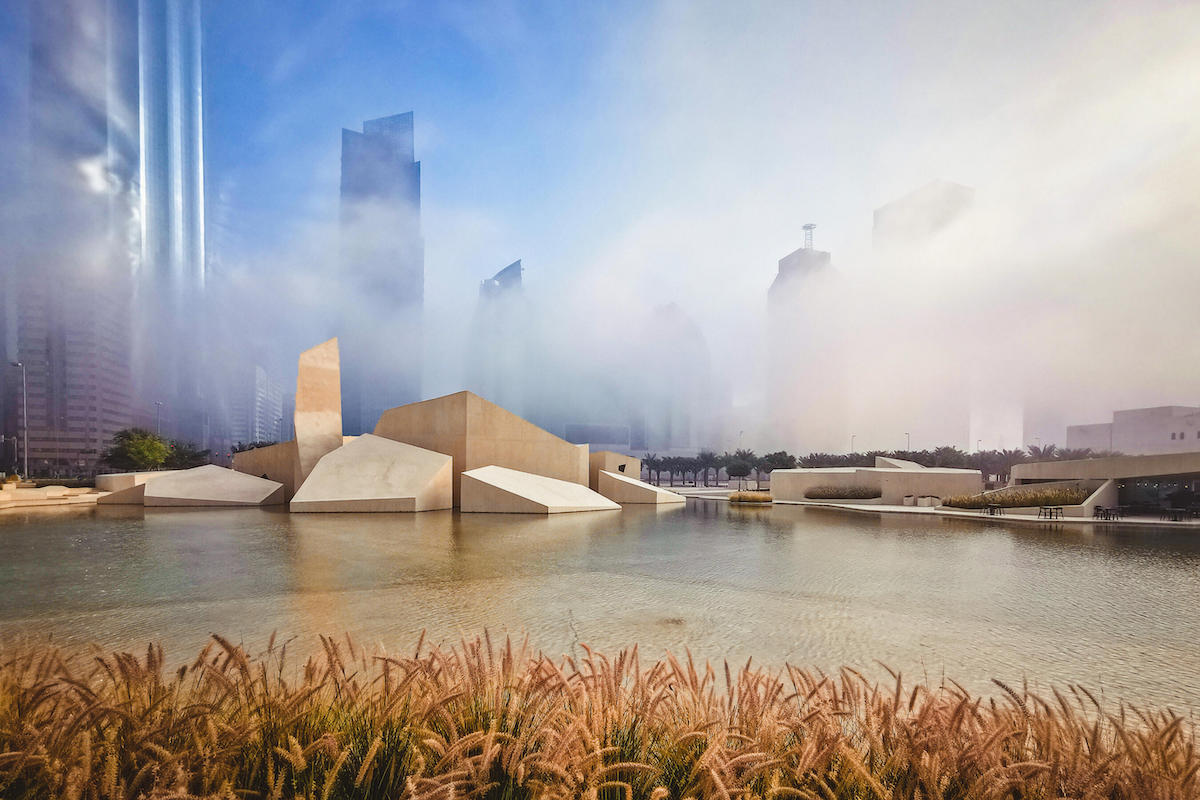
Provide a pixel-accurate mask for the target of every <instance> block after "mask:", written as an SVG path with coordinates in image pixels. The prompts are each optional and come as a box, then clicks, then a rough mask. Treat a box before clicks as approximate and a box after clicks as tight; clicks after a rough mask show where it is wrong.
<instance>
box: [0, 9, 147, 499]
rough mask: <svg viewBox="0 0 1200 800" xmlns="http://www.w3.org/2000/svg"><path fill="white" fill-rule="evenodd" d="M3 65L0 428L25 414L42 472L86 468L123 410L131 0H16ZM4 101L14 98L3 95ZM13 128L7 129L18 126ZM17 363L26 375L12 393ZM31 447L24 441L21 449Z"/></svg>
mask: <svg viewBox="0 0 1200 800" xmlns="http://www.w3.org/2000/svg"><path fill="white" fill-rule="evenodd" d="M10 10H11V11H13V12H14V15H13V17H14V20H15V21H16V22H17V25H18V26H19V30H20V39H19V41H18V42H17V45H18V46H17V47H15V48H13V51H14V53H15V55H14V54H13V53H10V54H9V55H8V56H7V57H6V58H7V59H9V61H8V62H6V69H10V68H11V69H12V70H13V72H12V74H14V75H20V76H22V77H23V78H24V79H25V80H24V81H23V82H22V84H21V90H20V91H19V93H18V94H19V95H20V96H19V97H12V98H5V99H6V105H7V109H8V111H10V112H11V116H9V117H8V119H6V124H7V125H8V126H9V127H8V132H9V133H10V135H13V137H14V141H11V142H7V143H6V148H7V147H11V148H12V149H10V150H7V152H6V160H7V159H12V160H14V161H15V162H17V163H18V166H16V167H14V168H13V169H14V172H13V173H6V176H5V187H4V188H5V192H6V193H9V192H11V193H12V194H11V199H12V200H13V202H8V203H6V204H5V205H6V206H7V207H8V209H9V212H10V214H11V215H6V218H5V225H6V228H7V230H6V231H5V232H4V242H5V244H4V247H3V250H4V251H5V252H4V256H3V264H2V265H0V266H2V268H3V271H4V272H5V276H4V279H3V280H4V284H5V285H4V300H3V305H4V314H3V316H4V328H5V339H6V342H5V350H6V353H5V363H4V372H5V377H6V378H7V380H6V381H5V383H6V389H7V392H6V396H7V402H6V404H5V405H6V412H5V414H4V425H5V430H4V433H5V435H6V439H7V438H8V437H13V438H19V437H21V436H23V434H24V432H25V418H26V416H27V417H28V431H29V441H28V443H27V444H28V450H29V466H30V470H31V471H32V472H35V473H38V474H57V475H63V474H79V473H86V472H90V471H92V470H93V469H94V468H95V465H96V462H97V461H98V459H99V457H100V455H101V454H102V453H103V450H104V448H105V447H106V446H107V444H108V442H109V440H110V439H111V436H112V434H113V433H114V432H116V431H117V430H119V429H121V428H123V427H126V426H128V424H129V421H130V407H131V396H130V388H131V387H130V384H131V375H130V363H129V352H130V318H129V310H130V305H129V295H130V285H131V284H130V281H131V276H132V271H133V268H134V267H135V266H136V259H137V255H138V249H139V244H138V243H139V237H140V226H139V225H138V214H137V206H138V198H139V176H138V170H139V152H140V143H139V135H138V125H137V108H138V41H137V39H138V20H137V6H136V4H132V5H131V4H126V3H113V2H106V1H105V0H71V2H63V3H41V2H32V1H31V2H28V3H24V4H22V3H15V4H13V6H12V8H11V9H10ZM8 101H11V102H8ZM13 132H15V133H13ZM9 360H15V361H19V362H20V363H21V364H22V365H24V368H25V375H26V378H27V380H28V407H27V408H26V407H24V404H23V402H22V401H21V399H20V398H21V393H20V384H19V381H20V370H19V369H14V368H10V367H8V365H7V362H8V361H9ZM25 447H26V443H25V442H21V450H22V455H23V451H24V449H25Z"/></svg>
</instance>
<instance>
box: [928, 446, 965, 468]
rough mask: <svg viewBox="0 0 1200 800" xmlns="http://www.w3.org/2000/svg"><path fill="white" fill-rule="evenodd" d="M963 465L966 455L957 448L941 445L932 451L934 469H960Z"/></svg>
mask: <svg viewBox="0 0 1200 800" xmlns="http://www.w3.org/2000/svg"><path fill="white" fill-rule="evenodd" d="M965 463H967V454H966V453H964V452H963V451H962V450H959V449H958V448H957V447H950V446H949V445H942V446H941V447H939V448H937V449H936V450H934V451H933V465H934V466H935V467H960V466H962V465H963V464H965Z"/></svg>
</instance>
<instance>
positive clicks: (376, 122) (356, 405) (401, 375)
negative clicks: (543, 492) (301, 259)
mask: <svg viewBox="0 0 1200 800" xmlns="http://www.w3.org/2000/svg"><path fill="white" fill-rule="evenodd" d="M341 234H342V235H341V258H342V276H343V279H342V286H343V287H344V291H345V294H344V295H343V297H342V298H341V308H340V309H339V313H340V315H341V321H340V322H339V324H338V330H337V333H338V335H339V336H340V337H341V339H342V342H343V352H345V353H346V355H347V357H346V358H345V359H344V360H343V362H342V387H343V388H342V420H343V425H344V429H345V432H346V433H347V434H349V435H355V434H360V433H369V432H370V431H372V430H373V429H374V427H375V423H376V422H377V421H378V419H379V416H380V415H381V414H382V413H383V412H384V411H386V410H387V409H389V408H392V407H394V406H398V405H403V404H405V403H411V402H414V401H417V400H420V399H421V349H422V346H423V342H422V325H421V316H422V309H423V305H424V297H425V244H424V240H423V238H422V236H421V162H419V161H416V160H415V159H414V147H413V115H412V112H411V111H410V112H408V113H405V114H396V115H395V116H391V117H382V118H380V119H372V120H367V121H366V122H364V123H363V130H362V133H359V132H358V131H352V130H343V131H342V182H341Z"/></svg>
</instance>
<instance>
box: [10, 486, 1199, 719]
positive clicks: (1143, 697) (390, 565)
mask: <svg viewBox="0 0 1200 800" xmlns="http://www.w3.org/2000/svg"><path fill="white" fill-rule="evenodd" d="M1198 567H1200V536H1197V535H1196V534H1195V533H1192V532H1188V531H1179V530H1171V529H1146V528H1123V527H1121V526H1111V527H1110V526H1093V525H1085V526H1071V525H1050V524H1048V525H1041V526H1022V525H1008V524H1006V523H1005V522H1004V521H1002V520H990V519H988V520H979V521H975V520H969V519H959V518H935V519H930V518H927V517H913V516H906V515H878V514H856V513H844V512H840V511H837V510H832V509H818V508H803V507H798V506H776V507H765V508H759V507H743V506H733V505H730V504H728V503H723V502H718V501H713V500H689V501H688V502H687V504H686V506H670V507H663V508H657V507H640V508H639V507H627V508H625V509H624V510H622V511H619V512H616V511H614V512H604V513H594V514H557V515H551V516H549V517H545V518H543V517H530V516H525V515H506V514H464V515H460V514H455V513H452V512H448V511H446V512H427V513H422V514H362V515H348V514H297V515H288V514H286V513H284V512H282V511H280V510H261V509H245V510H229V509H213V510H182V509H145V510H144V509H140V508H136V507H117V506H107V507H100V508H92V509H78V508H75V509H64V510H62V511H59V510H55V511H54V512H51V513H46V512H44V511H39V512H8V513H5V514H2V515H0V586H3V587H4V588H5V591H4V592H3V593H0V637H3V638H5V639H12V638H14V637H17V638H20V637H26V636H45V635H51V636H53V637H54V638H55V639H56V640H58V641H63V642H67V643H78V642H83V641H98V642H100V643H102V644H104V645H105V646H108V647H119V648H140V647H142V646H144V643H145V642H146V640H148V639H160V640H162V641H164V643H165V644H166V646H167V647H168V651H169V652H173V653H175V654H177V655H178V656H180V657H184V656H186V655H187V654H189V653H190V652H191V651H194V650H195V649H197V648H199V647H200V646H202V645H203V643H204V641H205V639H206V638H207V636H208V634H209V633H210V632H220V633H223V634H227V635H230V636H232V637H234V638H240V639H242V640H243V641H244V642H246V643H247V644H248V645H250V646H251V647H259V646H261V645H262V644H263V643H265V641H266V638H267V637H268V636H269V635H270V633H271V632H272V631H279V632H280V633H281V634H283V635H286V636H297V637H299V639H300V642H301V643H300V644H298V645H297V646H299V647H301V649H315V647H316V641H315V637H316V634H318V633H340V632H342V631H349V632H350V633H352V634H353V635H355V636H356V637H359V638H361V639H363V640H365V641H370V642H378V643H379V644H381V645H382V646H384V647H386V648H388V649H392V650H395V649H398V648H400V649H407V648H408V647H410V646H411V645H412V643H413V642H414V641H415V639H416V636H417V635H418V634H419V632H420V631H421V630H422V629H426V630H428V632H429V635H430V637H431V638H433V639H434V640H437V641H443V642H447V641H453V640H455V639H457V638H458V637H460V636H463V635H474V634H476V633H478V632H479V631H480V630H482V629H483V628H484V627H488V628H490V629H492V630H493V631H498V632H512V633H514V634H521V633H526V632H527V633H528V634H529V635H530V636H531V638H532V640H533V641H534V642H535V644H536V645H537V646H539V647H542V648H543V649H545V650H546V651H548V652H550V653H552V654H555V655H557V654H559V653H562V652H566V651H570V650H571V649H572V648H574V647H576V646H577V644H578V643H579V642H584V643H587V644H589V645H592V646H596V647H602V648H608V649H611V648H616V647H620V646H624V645H628V644H630V643H633V642H638V643H640V644H641V645H642V648H643V652H644V653H646V654H647V655H650V654H656V653H659V652H661V650H663V649H672V650H676V651H679V650H682V649H683V648H685V647H687V648H690V649H691V650H692V652H693V653H696V654H697V655H700V656H703V657H708V658H714V659H719V658H722V657H728V658H730V659H731V660H736V661H744V660H745V659H746V658H747V657H749V656H751V655H752V656H754V657H755V659H756V660H758V661H759V662H760V663H761V662H763V661H767V662H774V663H778V662H781V661H783V660H790V661H793V662H796V663H801V664H805V665H813V666H818V667H821V668H826V669H828V668H832V667H836V666H838V665H841V664H844V663H845V664H853V665H857V666H860V667H862V668H864V669H866V670H868V671H873V672H876V673H877V672H878V669H879V668H878V667H877V666H875V664H876V661H877V660H878V661H883V662H886V663H889V664H891V665H893V666H895V667H899V668H900V669H902V670H903V671H905V672H906V673H908V674H909V675H910V676H916V677H921V676H924V677H926V678H928V679H930V680H934V681H936V680H939V679H940V678H941V677H942V676H943V675H947V676H951V677H953V678H955V679H957V680H960V681H962V682H964V683H967V684H968V685H970V686H971V687H972V688H975V689H982V690H986V689H987V688H988V686H989V680H990V679H991V678H992V677H997V678H1001V679H1002V680H1005V681H1015V682H1020V681H1021V680H1022V679H1023V678H1024V677H1025V676H1029V677H1030V679H1031V680H1033V679H1037V680H1040V681H1042V682H1043V685H1044V683H1045V682H1047V681H1053V682H1056V683H1065V682H1080V683H1083V684H1085V685H1087V686H1089V687H1094V688H1098V689H1100V690H1101V691H1104V692H1105V693H1107V694H1108V695H1110V696H1113V695H1118V696H1122V697H1125V698H1127V699H1130V700H1134V701H1141V702H1154V703H1159V704H1167V703H1170V704H1174V705H1176V706H1187V707H1190V708H1192V709H1200V678H1198V677H1197V676H1198V675H1200V669H1198V668H1200V648H1197V647H1196V645H1195V643H1196V641H1197V639H1198V638H1200V621H1198V619H1197V615H1196V614H1195V609H1196V608H1197V606H1198V605H1200V569H1198Z"/></svg>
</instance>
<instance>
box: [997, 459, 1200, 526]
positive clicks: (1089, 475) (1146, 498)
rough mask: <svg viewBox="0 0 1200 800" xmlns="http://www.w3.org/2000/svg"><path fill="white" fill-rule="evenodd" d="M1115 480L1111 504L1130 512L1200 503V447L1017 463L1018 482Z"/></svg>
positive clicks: (1015, 476)
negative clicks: (1177, 451)
mask: <svg viewBox="0 0 1200 800" xmlns="http://www.w3.org/2000/svg"><path fill="white" fill-rule="evenodd" d="M1088 480H1104V481H1109V480H1111V481H1113V483H1114V485H1115V489H1116V491H1115V497H1113V498H1111V499H1110V500H1109V502H1108V505H1120V506H1124V507H1126V508H1127V509H1128V510H1129V511H1130V513H1135V514H1136V513H1138V512H1142V513H1157V511H1158V510H1159V509H1162V508H1172V507H1173V508H1189V507H1194V506H1197V505H1200V447H1197V446H1196V445H1195V444H1194V443H1193V445H1192V450H1191V451H1188V452H1179V453H1162V454H1155V455H1122V456H1108V457H1105V458H1087V459H1079V460H1073V461H1039V462H1033V463H1028V464H1015V465H1014V466H1013V468H1012V478H1011V481H1010V483H1011V484H1012V485H1015V486H1021V485H1027V484H1035V483H1050V482H1056V481H1088Z"/></svg>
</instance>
